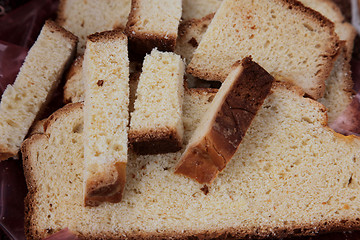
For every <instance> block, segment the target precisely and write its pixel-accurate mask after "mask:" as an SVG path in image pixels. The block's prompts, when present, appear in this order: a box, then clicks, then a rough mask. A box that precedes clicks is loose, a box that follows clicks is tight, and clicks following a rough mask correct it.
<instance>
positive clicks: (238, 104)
mask: <svg viewBox="0 0 360 240" xmlns="http://www.w3.org/2000/svg"><path fill="white" fill-rule="evenodd" d="M273 82H274V78H273V77H272V76H271V75H270V74H269V73H267V72H266V71H265V69H263V68H262V67H260V66H259V65H258V64H257V63H255V62H253V61H252V60H251V58H250V57H246V58H244V59H243V60H242V61H241V62H240V61H239V62H236V63H235V64H234V65H233V67H232V70H231V72H230V74H229V76H228V77H227V78H226V80H225V82H224V83H223V84H222V85H221V87H220V89H219V92H218V93H217V94H216V96H215V99H214V100H213V101H212V104H211V105H210V107H209V110H208V111H207V112H206V113H205V114H204V116H203V117H202V119H201V122H200V124H199V127H198V128H197V129H196V131H195V132H194V135H193V136H192V138H191V139H190V142H189V144H188V145H187V147H186V149H185V152H184V153H183V154H182V156H181V158H180V161H179V163H178V164H177V166H176V168H175V173H177V174H182V175H184V176H187V177H190V178H192V179H194V180H196V181H198V182H199V183H202V184H211V183H212V182H213V181H214V179H215V178H216V176H217V175H218V174H219V172H221V171H222V170H224V168H225V167H226V165H227V164H228V162H229V161H230V159H231V158H232V157H233V155H234V154H235V152H236V150H237V149H238V147H239V145H240V143H241V141H242V139H243V138H244V136H245V134H246V131H247V129H248V128H249V126H250V124H251V122H252V120H253V119H254V117H255V115H256V113H257V111H258V110H259V109H260V108H261V105H262V103H263V102H264V99H265V98H266V97H267V96H268V94H269V93H270V89H271V86H272V84H273Z"/></svg>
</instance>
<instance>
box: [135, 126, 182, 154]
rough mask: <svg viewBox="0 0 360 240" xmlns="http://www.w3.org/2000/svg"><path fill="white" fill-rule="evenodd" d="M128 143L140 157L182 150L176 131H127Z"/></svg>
mask: <svg viewBox="0 0 360 240" xmlns="http://www.w3.org/2000/svg"><path fill="white" fill-rule="evenodd" d="M129 143H130V146H131V148H132V149H133V151H134V152H136V153H137V154H140V155H147V154H160V153H170V152H177V151H179V150H181V148H182V138H181V137H180V136H179V134H178V132H177V131H176V129H167V128H164V129H155V130H149V131H134V130H131V129H130V131H129Z"/></svg>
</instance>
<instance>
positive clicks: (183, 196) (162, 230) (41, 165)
mask: <svg viewBox="0 0 360 240" xmlns="http://www.w3.org/2000/svg"><path fill="white" fill-rule="evenodd" d="M302 95H303V92H301V91H300V90H299V88H296V87H290V86H287V85H283V84H278V83H277V84H275V85H274V86H273V89H272V93H271V95H269V97H268V98H267V99H266V100H265V102H264V104H263V105H262V108H261V109H260V110H259V112H258V114H257V115H256V117H255V119H254V121H253V123H252V124H251V126H250V128H249V129H248V132H247V134H246V135H245V138H244V139H243V142H242V144H241V145H240V148H239V149H238V151H237V153H236V154H235V156H234V158H233V160H232V161H230V162H229V164H228V167H227V168H225V169H224V171H223V172H222V173H220V174H219V176H218V177H217V178H216V179H215V181H214V182H213V184H212V185H211V186H204V185H201V184H198V183H196V182H195V181H191V180H190V179H188V178H186V177H183V176H180V175H177V174H174V173H173V171H172V167H173V166H174V165H175V164H176V163H177V161H178V160H179V158H180V156H181V153H179V152H178V153H169V154H159V155H147V156H135V155H133V154H130V158H129V161H128V172H127V184H126V186H125V194H124V199H123V201H122V202H120V203H116V204H109V203H104V204H102V205H100V206H99V207H97V208H84V207H83V198H82V190H81V189H82V181H83V177H84V175H83V174H84V173H83V167H84V165H83V163H84V160H83V143H82V134H81V131H82V124H81V123H82V119H83V118H82V114H81V108H80V106H81V105H80V104H77V105H75V106H77V107H70V106H74V105H70V106H68V107H67V108H65V109H62V110H60V111H58V112H57V113H56V114H54V115H53V116H54V117H51V119H50V120H49V124H47V129H46V132H45V133H46V134H44V135H40V136H41V137H40V140H38V139H37V138H38V137H32V138H30V139H29V140H26V141H25V143H24V144H23V148H22V152H23V156H24V168H25V174H26V179H27V183H28V188H29V194H28V196H27V198H26V206H27V211H25V213H26V229H27V231H26V234H27V238H28V239H40V238H43V237H46V236H48V235H49V234H51V233H53V232H55V231H58V230H60V229H63V228H65V227H68V228H69V230H71V231H73V232H75V233H77V234H78V235H79V236H80V237H83V238H87V239H96V238H97V239H99V238H102V239H125V238H147V239H154V238H172V239H174V238H186V237H201V238H215V237H223V238H225V237H229V238H230V237H234V238H237V239H239V238H242V237H245V236H246V237H257V238H260V237H266V236H276V237H279V238H280V237H285V236H288V235H308V234H315V233H317V232H326V231H333V230H339V231H342V230H350V229H355V228H359V227H360V221H359V211H358V206H359V205H360V198H359V194H360V154H359V149H360V140H359V138H357V137H354V136H349V137H345V136H342V135H340V134H337V133H335V132H334V131H332V130H331V129H329V128H328V127H326V113H325V108H324V107H323V106H322V105H321V104H319V103H317V102H315V101H313V100H311V99H308V98H303V97H302ZM212 97H213V95H212V94H208V93H207V94H206V93H199V90H194V89H193V90H191V91H186V94H185V98H184V126H185V134H184V136H185V143H186V142H188V140H189V138H190V137H191V135H192V133H193V131H194V130H195V129H196V127H197V126H198V124H199V122H200V119H201V117H202V115H203V114H204V113H205V111H206V109H207V108H208V106H209V104H210V102H211V98H212ZM69 108H73V110H71V111H69V110H70V109H69ZM35 136H38V135H35ZM64 189H66V191H64Z"/></svg>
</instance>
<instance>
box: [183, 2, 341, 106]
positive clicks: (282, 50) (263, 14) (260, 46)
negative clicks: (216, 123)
mask: <svg viewBox="0 0 360 240" xmlns="http://www.w3.org/2000/svg"><path fill="white" fill-rule="evenodd" d="M338 45H339V40H338V36H337V35H336V33H335V32H334V24H333V23H332V22H330V21H329V20H328V19H327V18H325V17H323V16H322V15H321V14H319V13H318V12H316V11H314V10H312V9H310V8H307V7H305V6H304V5H302V4H301V3H300V2H298V1H295V0H243V1H237V0H224V1H223V3H222V4H221V6H220V8H219V9H218V11H217V12H216V14H215V16H214V19H213V20H212V22H211V24H210V25H209V28H208V30H207V31H206V33H205V34H204V36H203V38H202V40H201V42H200V44H199V47H198V48H197V49H196V51H195V53H194V56H193V58H192V60H191V62H190V64H189V65H188V67H187V72H188V73H190V74H192V75H194V76H196V77H199V78H201V79H206V80H220V81H224V80H225V78H226V76H227V75H228V74H229V71H230V67H231V65H232V64H233V63H234V62H235V61H237V60H239V59H242V58H244V57H245V56H248V55H251V56H252V57H253V59H254V61H256V62H257V63H259V64H260V65H261V66H263V67H264V68H265V69H266V70H267V71H268V72H269V73H270V74H272V75H273V76H274V77H277V76H282V78H283V79H289V80H290V81H292V82H293V83H294V84H296V85H298V86H300V87H301V88H302V89H303V90H304V91H305V92H306V93H307V94H308V95H310V96H311V97H312V98H314V99H318V98H320V97H322V96H323V94H324V91H325V79H326V78H327V77H328V76H329V74H330V72H331V69H332V66H333V62H334V57H335V56H336V54H337V53H338V48H339V46H338Z"/></svg>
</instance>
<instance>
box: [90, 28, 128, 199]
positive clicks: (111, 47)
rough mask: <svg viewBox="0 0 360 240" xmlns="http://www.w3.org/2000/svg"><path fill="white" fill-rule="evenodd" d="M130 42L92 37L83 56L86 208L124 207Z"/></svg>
mask: <svg viewBox="0 0 360 240" xmlns="http://www.w3.org/2000/svg"><path fill="white" fill-rule="evenodd" d="M127 43H128V41H127V37H126V35H125V34H123V32H122V31H116V30H114V31H107V32H101V33H96V34H93V35H90V36H89V37H88V41H87V43H86V50H85V55H84V62H83V65H84V68H83V72H84V73H83V79H84V85H85V101H84V136H85V138H84V158H85V179H84V202H85V205H86V206H96V205H98V204H100V203H101V202H119V201H121V198H122V193H123V189H124V186H125V181H126V180H125V179H126V163H127V158H128V151H127V149H128V148H127V146H128V128H127V126H128V119H129V109H128V106H129V59H128V48H127Z"/></svg>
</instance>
